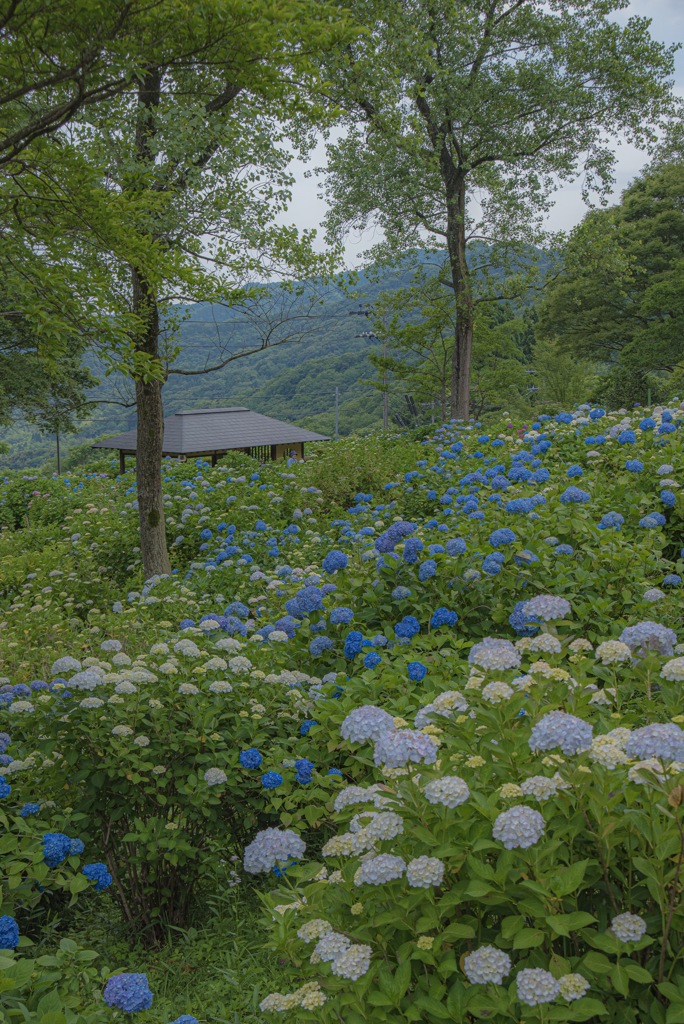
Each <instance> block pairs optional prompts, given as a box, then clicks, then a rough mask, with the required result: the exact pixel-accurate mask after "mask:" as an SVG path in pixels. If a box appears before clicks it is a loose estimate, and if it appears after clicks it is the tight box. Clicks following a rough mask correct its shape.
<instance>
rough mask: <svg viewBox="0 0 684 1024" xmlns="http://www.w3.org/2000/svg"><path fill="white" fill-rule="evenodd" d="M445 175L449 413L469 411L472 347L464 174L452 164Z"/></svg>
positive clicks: (460, 416)
mask: <svg viewBox="0 0 684 1024" xmlns="http://www.w3.org/2000/svg"><path fill="white" fill-rule="evenodd" d="M448 171H449V173H447V174H446V175H445V185H446V195H447V250H448V253H449V269H450V271H451V282H452V285H453V289H454V299H455V302H456V327H455V331H454V335H455V337H454V348H453V352H452V355H451V416H452V418H453V419H460V420H467V419H468V416H469V415H470V369H471V362H472V349H473V320H474V306H473V295H472V287H471V280H470V270H469V269H468V264H467V262H466V187H465V177H464V176H463V175H462V174H459V173H458V172H457V171H455V169H453V166H451V167H450V168H449V169H448Z"/></svg>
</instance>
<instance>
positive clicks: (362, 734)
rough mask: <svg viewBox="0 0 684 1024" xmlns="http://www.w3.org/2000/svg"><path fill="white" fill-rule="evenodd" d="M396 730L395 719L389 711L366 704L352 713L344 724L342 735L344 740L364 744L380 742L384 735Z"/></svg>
mask: <svg viewBox="0 0 684 1024" xmlns="http://www.w3.org/2000/svg"><path fill="white" fill-rule="evenodd" d="M392 729H394V719H393V718H392V716H391V715H390V714H388V713H387V711H383V709H382V708H376V707H374V706H373V705H372V704H364V705H363V706H362V707H360V708H354V710H353V711H350V712H349V714H348V715H347V717H346V718H345V720H344V721H343V722H342V726H341V728H340V733H341V735H342V739H345V740H349V741H350V742H351V743H364V742H365V741H366V740H378V739H380V737H381V736H382V735H383V733H386V732H390V731H391V730H392Z"/></svg>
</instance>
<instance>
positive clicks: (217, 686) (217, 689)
mask: <svg viewBox="0 0 684 1024" xmlns="http://www.w3.org/2000/svg"><path fill="white" fill-rule="evenodd" d="M209 689H210V691H211V692H212V693H232V692H233V687H232V686H231V685H230V683H229V682H227V681H226V680H221V679H219V680H216V681H215V682H213V683H210V684H209Z"/></svg>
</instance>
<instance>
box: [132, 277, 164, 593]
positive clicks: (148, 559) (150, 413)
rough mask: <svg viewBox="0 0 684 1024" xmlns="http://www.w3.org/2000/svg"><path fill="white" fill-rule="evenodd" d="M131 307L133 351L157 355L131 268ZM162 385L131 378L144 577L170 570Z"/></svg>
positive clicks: (148, 297)
mask: <svg viewBox="0 0 684 1024" xmlns="http://www.w3.org/2000/svg"><path fill="white" fill-rule="evenodd" d="M133 309H134V311H135V313H137V315H138V316H139V317H140V318H141V319H142V320H143V323H144V329H143V330H142V331H141V333H140V335H139V336H138V337H136V339H135V347H136V349H137V351H139V352H144V353H145V355H147V356H148V357H151V358H152V359H156V358H158V355H159V350H158V337H159V312H158V309H157V303H156V300H155V298H154V295H153V294H152V292H151V289H150V288H149V286H148V284H147V281H146V280H145V279H144V277H143V276H142V275H141V273H140V271H138V270H136V269H133ZM162 386H163V385H162V381H161V380H144V379H143V378H140V377H138V378H136V381H135V398H136V404H137V408H138V437H137V447H136V452H135V476H136V480H137V483H138V515H139V518H140V552H141V555H142V561H143V568H144V570H145V577H146V578H149V577H150V576H156V575H163V574H165V573H166V574H168V573H170V572H171V562H170V561H169V553H168V550H167V547H166V525H165V522H164V502H163V497H162V443H163V440H164V406H163V404H162Z"/></svg>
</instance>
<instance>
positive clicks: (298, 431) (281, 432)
mask: <svg viewBox="0 0 684 1024" xmlns="http://www.w3.org/2000/svg"><path fill="white" fill-rule="evenodd" d="M329 440H330V438H329V437H325V436H324V435H323V434H314V433H313V431H311V430H303V429H302V428H301V427H295V426H293V425H292V424H291V423H282V422H281V421H280V420H274V419H272V417H270V416H262V415H261V413H259V412H251V410H250V409H244V408H241V407H239V406H238V407H236V408H230V409H188V411H187V412H177V413H176V415H175V416H169V417H167V419H165V420H164V449H163V452H164V455H192V454H194V453H195V452H220V451H229V450H230V449H232V448H256V447H257V446H258V445H266V444H296V443H297V442H299V441H329ZM93 447H94V448H120V449H122V450H123V451H135V448H136V431H135V430H129V431H127V432H126V433H125V434H119V435H118V436H117V437H110V438H108V440H106V441H98V443H97V444H95V445H93Z"/></svg>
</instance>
